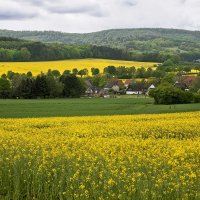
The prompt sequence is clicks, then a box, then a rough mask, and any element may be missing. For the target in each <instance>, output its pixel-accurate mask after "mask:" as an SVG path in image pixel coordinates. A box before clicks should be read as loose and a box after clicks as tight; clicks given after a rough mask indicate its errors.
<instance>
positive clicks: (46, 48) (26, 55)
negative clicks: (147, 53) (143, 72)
mask: <svg viewBox="0 0 200 200" xmlns="http://www.w3.org/2000/svg"><path fill="white" fill-rule="evenodd" d="M75 58H76V59H78V58H108V59H124V60H129V59H131V56H130V53H128V52H127V51H125V50H122V49H117V48H111V47H103V46H92V45H66V44H56V43H52V44H44V43H41V42H34V41H27V40H20V39H14V38H7V37H1V38H0V61H47V60H62V59H75Z"/></svg>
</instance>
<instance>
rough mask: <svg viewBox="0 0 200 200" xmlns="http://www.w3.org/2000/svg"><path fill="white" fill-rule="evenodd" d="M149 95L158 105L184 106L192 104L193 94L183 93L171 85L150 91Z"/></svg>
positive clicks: (164, 85) (163, 85)
mask: <svg viewBox="0 0 200 200" xmlns="http://www.w3.org/2000/svg"><path fill="white" fill-rule="evenodd" d="M149 95H150V96H151V97H153V98H154V100H155V103H156V104H182V103H191V102H192V101H193V94H192V93H190V92H186V91H182V90H181V89H179V88H176V87H174V86H173V85H170V84H162V85H160V86H159V87H158V88H156V89H153V90H151V91H150V93H149Z"/></svg>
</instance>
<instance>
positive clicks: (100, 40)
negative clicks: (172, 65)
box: [0, 29, 200, 62]
mask: <svg viewBox="0 0 200 200" xmlns="http://www.w3.org/2000/svg"><path fill="white" fill-rule="evenodd" d="M1 36H7V37H14V38H20V39H26V40H34V41H41V42H47V43H64V44H70V45H71V44H73V45H85V44H86V45H97V46H108V47H112V48H119V49H124V50H127V51H129V52H130V53H131V55H132V56H131V58H130V59H134V60H139V61H157V62H162V61H163V60H166V59H168V58H172V59H173V60H174V61H178V60H183V61H193V60H197V59H200V32H199V31H186V30H176V29H116V30H106V31H101V32H94V33H87V34H72V33H61V32H52V31H45V32H40V31H21V32H20V31H8V30H0V37H1Z"/></svg>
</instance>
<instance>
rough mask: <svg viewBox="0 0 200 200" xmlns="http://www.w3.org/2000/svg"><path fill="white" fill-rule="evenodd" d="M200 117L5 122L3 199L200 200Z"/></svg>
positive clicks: (1, 124)
mask: <svg viewBox="0 0 200 200" xmlns="http://www.w3.org/2000/svg"><path fill="white" fill-rule="evenodd" d="M199 118H200V112H194V113H176V114H158V115H138V116H104V117H103V116H101V117H98V116H97V117H67V118H39V119H38V118H31V119H0V144H1V145H0V199H2V200H8V199H9V200H11V199H13V200H19V199H20V200H21V199H27V200H29V199H32V200H33V199H35V200H36V199H37V200H54V199H60V200H72V199H77V200H82V199H84V200H85V199H105V200H115V199H116V200H117V199H118V200H124V199H127V200H129V199H130V200H132V199H137V200H147V199H152V200H154V199H155V200H158V199H162V200H175V199H183V200H190V199H191V200H199V199H200V167H199V156H200V154H199V153H200V121H199Z"/></svg>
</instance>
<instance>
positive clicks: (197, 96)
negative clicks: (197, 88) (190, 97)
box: [194, 93, 200, 103]
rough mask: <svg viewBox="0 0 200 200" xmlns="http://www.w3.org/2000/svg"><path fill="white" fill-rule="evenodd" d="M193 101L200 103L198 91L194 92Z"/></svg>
mask: <svg viewBox="0 0 200 200" xmlns="http://www.w3.org/2000/svg"><path fill="white" fill-rule="evenodd" d="M194 103H200V94H199V93H196V94H194Z"/></svg>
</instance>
